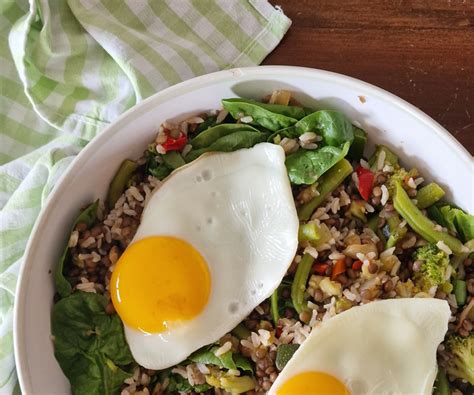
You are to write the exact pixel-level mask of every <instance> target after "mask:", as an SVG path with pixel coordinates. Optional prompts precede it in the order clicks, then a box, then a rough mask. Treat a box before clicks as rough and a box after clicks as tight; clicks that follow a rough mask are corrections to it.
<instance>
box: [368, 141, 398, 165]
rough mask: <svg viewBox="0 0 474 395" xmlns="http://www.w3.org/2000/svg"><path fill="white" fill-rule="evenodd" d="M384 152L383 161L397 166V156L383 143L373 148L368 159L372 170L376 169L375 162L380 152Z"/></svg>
mask: <svg viewBox="0 0 474 395" xmlns="http://www.w3.org/2000/svg"><path fill="white" fill-rule="evenodd" d="M382 152H384V153H385V160H384V163H388V164H389V165H390V166H393V167H395V168H396V167H398V156H397V155H396V154H394V153H393V151H391V150H390V148H388V147H387V146H385V145H377V146H376V148H375V152H374V154H373V155H372V157H371V158H370V159H369V165H370V167H371V169H372V170H377V169H376V167H377V162H378V160H379V156H380V154H381V153H382Z"/></svg>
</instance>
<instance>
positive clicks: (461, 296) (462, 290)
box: [454, 280, 467, 306]
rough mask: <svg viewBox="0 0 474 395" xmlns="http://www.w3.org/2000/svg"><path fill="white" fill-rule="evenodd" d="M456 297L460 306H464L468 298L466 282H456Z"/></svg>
mask: <svg viewBox="0 0 474 395" xmlns="http://www.w3.org/2000/svg"><path fill="white" fill-rule="evenodd" d="M454 296H455V297H456V302H457V304H458V306H464V304H465V303H466V298H467V287H466V282H465V281H464V280H456V281H455V282H454Z"/></svg>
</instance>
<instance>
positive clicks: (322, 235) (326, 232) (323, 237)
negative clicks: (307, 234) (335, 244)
mask: <svg viewBox="0 0 474 395" xmlns="http://www.w3.org/2000/svg"><path fill="white" fill-rule="evenodd" d="M318 236H319V237H318V239H317V240H312V241H310V244H311V245H312V246H315V247H318V246H320V245H322V244H324V243H328V242H329V240H331V239H332V233H331V230H330V229H329V228H328V226H327V225H326V224H325V223H320V224H319V227H318Z"/></svg>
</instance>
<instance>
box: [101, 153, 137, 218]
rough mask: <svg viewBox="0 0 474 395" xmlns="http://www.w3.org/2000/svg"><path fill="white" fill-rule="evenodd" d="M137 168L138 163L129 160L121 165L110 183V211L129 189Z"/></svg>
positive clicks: (108, 198)
mask: <svg viewBox="0 0 474 395" xmlns="http://www.w3.org/2000/svg"><path fill="white" fill-rule="evenodd" d="M137 168H138V163H136V162H134V161H133V160H129V159H125V160H124V161H123V162H122V164H121V165H120V167H119V169H118V170H117V173H115V175H114V178H113V179H112V182H111V183H110V186H109V192H108V193H107V205H108V206H109V208H110V209H111V208H113V207H114V205H115V202H116V201H117V200H118V199H119V197H120V195H121V194H122V193H123V191H124V190H125V188H126V187H127V183H128V180H130V178H131V177H132V175H133V173H134V172H135V171H136V170H137Z"/></svg>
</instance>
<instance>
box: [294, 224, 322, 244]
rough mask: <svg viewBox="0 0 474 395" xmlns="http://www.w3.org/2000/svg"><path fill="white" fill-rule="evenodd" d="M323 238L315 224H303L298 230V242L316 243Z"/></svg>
mask: <svg viewBox="0 0 474 395" xmlns="http://www.w3.org/2000/svg"><path fill="white" fill-rule="evenodd" d="M320 237H321V235H320V234H319V227H318V225H317V224H315V223H309V224H301V225H300V227H299V229H298V241H299V242H300V243H301V242H303V241H315V240H318V239H319V238H320Z"/></svg>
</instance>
